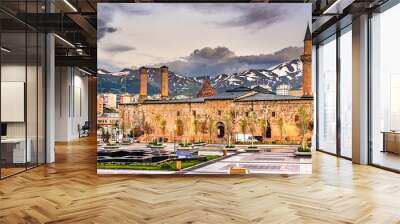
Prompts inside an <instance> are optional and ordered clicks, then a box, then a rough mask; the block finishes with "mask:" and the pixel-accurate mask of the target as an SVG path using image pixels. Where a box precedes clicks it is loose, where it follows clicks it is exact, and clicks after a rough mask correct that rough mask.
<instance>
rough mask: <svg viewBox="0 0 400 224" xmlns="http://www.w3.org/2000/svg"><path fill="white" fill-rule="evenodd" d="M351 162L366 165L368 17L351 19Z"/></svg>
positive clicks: (362, 16)
mask: <svg viewBox="0 0 400 224" xmlns="http://www.w3.org/2000/svg"><path fill="white" fill-rule="evenodd" d="M352 28H353V34H352V38H353V40H352V44H353V59H352V61H353V80H352V81H353V83H352V85H353V102H352V106H353V114H352V115H353V116H352V121H353V128H352V135H353V136H352V138H353V139H352V144H353V154H352V157H353V162H354V163H358V164H367V163H368V15H366V14H365V15H361V16H360V17H357V18H354V19H353V25H352Z"/></svg>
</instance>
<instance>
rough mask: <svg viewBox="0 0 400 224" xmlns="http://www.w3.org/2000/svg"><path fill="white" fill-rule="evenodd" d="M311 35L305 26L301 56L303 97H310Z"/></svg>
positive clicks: (308, 28)
mask: <svg viewBox="0 0 400 224" xmlns="http://www.w3.org/2000/svg"><path fill="white" fill-rule="evenodd" d="M311 52H312V35H311V32H310V27H309V26H308V25H307V30H306V35H305V37H304V54H303V55H302V56H301V61H302V62H303V96H312V95H313V93H312V70H311V69H312V68H311V66H312V65H311Z"/></svg>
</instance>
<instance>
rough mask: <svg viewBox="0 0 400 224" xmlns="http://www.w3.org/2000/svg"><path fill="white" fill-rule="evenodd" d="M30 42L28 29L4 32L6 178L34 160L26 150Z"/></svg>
mask: <svg viewBox="0 0 400 224" xmlns="http://www.w3.org/2000/svg"><path fill="white" fill-rule="evenodd" d="M26 43H27V38H26V33H25V32H10V33H4V32H3V33H2V34H1V45H2V49H3V50H2V52H1V54H2V56H1V86H0V89H1V107H0V110H1V126H2V127H1V129H2V130H1V131H2V133H1V135H2V136H1V161H2V170H1V174H2V177H6V176H9V175H12V174H15V173H18V172H21V171H23V170H25V169H26V163H27V162H31V151H30V150H28V151H27V150H26V149H27V141H26V133H27V132H26V127H27V126H26V113H25V112H26V111H25V105H26V101H25V99H26V75H27V66H26V61H27V48H26V45H27V44H26ZM4 49H6V50H4ZM28 149H29V147H28Z"/></svg>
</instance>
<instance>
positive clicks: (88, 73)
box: [78, 67, 92, 75]
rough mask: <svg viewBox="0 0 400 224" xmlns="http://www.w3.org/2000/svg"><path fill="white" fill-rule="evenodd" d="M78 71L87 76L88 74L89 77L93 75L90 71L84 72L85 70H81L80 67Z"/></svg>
mask: <svg viewBox="0 0 400 224" xmlns="http://www.w3.org/2000/svg"><path fill="white" fill-rule="evenodd" d="M78 70H79V71H81V72H83V73H85V74H87V75H92V73H90V72H88V71H86V70H83V69H81V68H79V67H78Z"/></svg>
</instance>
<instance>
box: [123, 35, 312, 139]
mask: <svg viewBox="0 0 400 224" xmlns="http://www.w3.org/2000/svg"><path fill="white" fill-rule="evenodd" d="M311 41H312V40H311V34H310V31H309V28H308V27H307V32H306V36H305V39H304V54H303V56H302V57H301V59H302V62H303V78H304V81H303V83H304V84H303V88H302V93H303V94H301V93H296V94H295V95H276V94H275V93H273V92H270V91H268V90H266V89H263V88H261V87H259V86H257V87H255V88H248V87H239V88H236V89H233V90H230V91H227V92H225V93H222V94H217V95H216V94H215V91H212V90H211V89H210V87H211V86H210V85H209V83H207V82H206V83H205V85H207V86H205V87H203V88H202V90H201V91H200V92H199V94H198V97H197V98H192V99H179V100H178V99H169V97H168V86H167V84H166V83H168V68H167V67H162V69H161V74H160V75H161V77H162V79H161V82H162V83H161V87H162V89H161V98H160V99H159V100H149V99H147V79H148V77H147V69H146V68H144V67H142V68H140V75H139V77H140V91H139V93H140V100H139V102H137V103H123V104H120V105H119V111H120V117H121V118H120V119H121V120H120V126H121V127H122V129H124V130H125V131H127V130H135V131H136V133H138V132H140V133H143V132H144V134H143V135H141V136H140V137H139V138H140V139H141V140H147V141H150V140H154V139H158V138H160V137H164V138H166V139H167V140H168V141H174V140H176V141H190V142H191V141H208V142H214V143H226V142H227V141H228V138H229V136H231V140H232V141H235V139H240V135H243V136H248V135H253V136H257V137H258V138H259V139H262V140H264V141H274V140H285V141H297V142H298V141H300V138H301V136H300V129H299V125H298V123H299V119H300V117H299V109H300V108H303V109H304V110H305V111H306V112H307V117H308V119H309V121H308V122H309V127H310V128H309V129H308V130H307V133H306V138H307V139H309V140H311V136H312V126H313V125H312V123H313V121H312V118H313V94H312V86H311V83H312V80H311V77H312V75H311V47H312V44H311ZM211 88H212V87H211ZM202 93H207V94H202ZM210 93H213V94H210ZM244 134H246V135H244Z"/></svg>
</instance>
